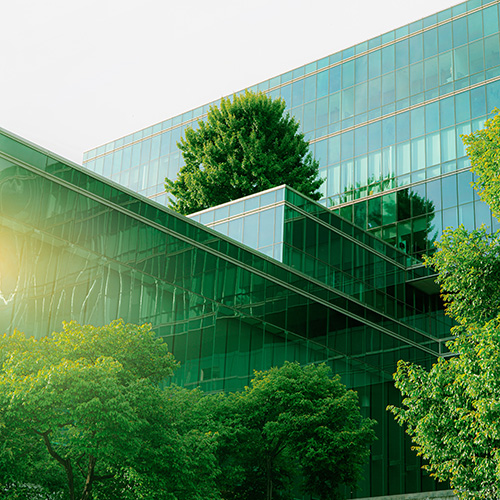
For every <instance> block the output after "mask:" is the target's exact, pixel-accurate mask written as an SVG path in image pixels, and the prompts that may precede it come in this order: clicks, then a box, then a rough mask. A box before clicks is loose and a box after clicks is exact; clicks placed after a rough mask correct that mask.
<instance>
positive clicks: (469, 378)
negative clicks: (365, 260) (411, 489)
mask: <svg viewBox="0 0 500 500" xmlns="http://www.w3.org/2000/svg"><path fill="white" fill-rule="evenodd" d="M463 140H464V142H465V144H467V145H468V148H467V152H468V154H469V157H470V158H471V164H472V168H473V170H474V172H475V173H476V174H477V175H478V180H477V182H476V184H475V187H476V189H477V190H478V192H479V194H480V196H481V197H482V198H483V200H485V201H486V202H488V203H489V204H490V206H491V208H492V211H493V213H494V214H495V216H497V217H498V216H499V215H500V210H499V208H500V204H499V202H498V199H499V198H498V194H499V192H500V191H499V190H500V176H499V174H500V115H496V116H495V117H494V118H493V119H491V120H488V121H487V122H486V125H485V128H484V129H483V130H480V131H478V132H475V133H473V134H471V135H469V136H466V137H464V138H463ZM437 248H438V251H437V252H436V253H435V254H433V256H432V257H430V258H428V259H427V263H428V265H431V266H433V267H434V268H435V269H436V270H437V272H438V278H437V281H438V283H439V284H440V286H441V291H442V295H443V298H444V301H445V308H446V312H447V314H448V315H450V316H451V317H452V318H454V319H455V320H456V321H457V325H456V326H455V327H454V328H453V329H452V333H453V335H454V338H453V340H452V341H450V342H449V343H448V344H447V345H448V347H449V349H450V351H451V352H452V353H455V356H453V357H451V358H449V359H444V358H440V359H439V360H438V362H437V363H436V364H434V365H433V366H432V368H431V370H430V371H426V370H425V369H423V368H422V367H420V366H416V365H412V364H409V363H405V362H402V361H400V362H399V364H398V370H397V373H396V374H395V381H396V386H397V387H398V388H399V389H400V391H401V393H402V395H403V396H404V399H403V407H401V408H397V407H390V409H391V411H392V412H393V413H394V414H395V415H396V419H397V420H398V421H399V422H400V423H401V424H402V425H403V424H405V425H406V426H407V432H408V433H409V434H410V435H411V436H412V438H413V441H414V442H415V444H416V446H415V449H416V451H417V453H418V454H419V455H422V456H423V457H424V458H426V459H427V460H428V462H429V463H428V465H427V466H426V468H427V469H428V470H429V471H430V472H431V474H432V475H433V476H434V477H436V478H437V479H439V480H441V481H445V480H448V481H450V484H451V486H452V487H453V488H455V489H456V492H457V495H458V496H459V498H464V499H465V498H470V499H491V498H498V497H499V496H500V314H499V311H500V287H499V283H500V233H498V232H497V233H495V234H491V233H490V232H489V229H488V228H486V227H484V226H483V227H481V228H479V229H477V230H474V231H471V232H468V231H467V230H466V229H465V228H464V227H463V226H460V227H459V228H458V229H455V230H453V229H451V228H449V229H447V230H446V231H445V232H444V234H443V237H442V239H441V240H440V241H439V242H438V243H437Z"/></svg>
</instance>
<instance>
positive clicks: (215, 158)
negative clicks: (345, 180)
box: [165, 91, 323, 215]
mask: <svg viewBox="0 0 500 500" xmlns="http://www.w3.org/2000/svg"><path fill="white" fill-rule="evenodd" d="M285 107H286V105H285V101H283V100H282V99H276V100H272V99H271V98H270V97H268V96H266V95H265V94H262V93H259V94H255V93H252V92H248V91H247V92H246V93H245V94H244V95H240V96H234V97H233V99H232V100H231V99H229V98H228V99H222V100H221V103H220V106H219V107H217V106H211V107H210V111H209V112H208V115H207V118H206V121H199V122H198V128H196V129H194V128H189V127H188V128H187V129H186V132H185V137H184V138H182V139H181V141H180V142H178V143H177V145H178V146H179V148H180V150H181V151H182V156H183V158H184V162H185V165H184V166H183V167H182V168H181V170H180V172H179V174H178V176H177V179H176V180H175V181H172V180H170V179H165V188H166V190H167V192H169V193H171V194H172V195H174V196H175V201H173V200H171V202H170V206H171V208H173V209H174V210H176V211H178V212H180V213H182V214H185V215H186V214H190V213H193V212H197V211H199V210H203V209H205V208H210V207H212V206H215V205H219V204H221V203H225V202H228V201H231V200H235V199H237V198H241V197H243V196H248V195H250V194H253V193H257V192H259V191H263V190H265V189H269V188H272V187H275V186H279V185H281V184H287V185H289V186H291V187H293V188H295V189H296V190H297V191H300V192H301V193H303V194H305V195H306V196H309V197H310V198H313V199H314V200H319V198H320V196H321V195H320V193H319V191H318V189H319V187H320V186H321V184H322V182H323V181H322V180H321V179H319V178H318V166H319V164H318V162H317V161H316V160H314V159H313V158H312V155H311V153H310V152H309V144H308V143H307V141H305V139H304V135H303V134H302V133H299V131H298V130H299V124H298V123H297V121H296V120H295V119H294V118H293V117H291V116H290V115H289V114H288V113H286V112H285Z"/></svg>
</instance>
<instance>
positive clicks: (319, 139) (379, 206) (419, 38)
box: [84, 0, 500, 256]
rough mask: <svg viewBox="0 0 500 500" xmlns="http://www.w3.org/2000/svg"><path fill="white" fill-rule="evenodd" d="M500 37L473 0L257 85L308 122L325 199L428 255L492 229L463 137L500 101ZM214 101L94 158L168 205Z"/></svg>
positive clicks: (492, 0)
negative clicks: (451, 230)
mask: <svg viewBox="0 0 500 500" xmlns="http://www.w3.org/2000/svg"><path fill="white" fill-rule="evenodd" d="M499 36H500V35H499V2H498V0H482V1H479V0H471V1H469V2H465V3H462V4H459V5H457V6H455V7H453V8H450V9H447V10H444V11H442V12H439V13H437V14H434V15H432V16H429V17H427V18H425V19H422V20H419V21H416V22H414V23H411V24H409V25H406V26H403V27H401V28H398V29H395V30H393V31H391V32H388V33H385V34H383V35H381V36H379V37H376V38H373V39H371V40H368V41H366V42H364V43H361V44H359V45H356V46H355V47H350V48H347V49H345V50H343V51H341V52H338V53H336V54H333V55H331V56H329V57H326V58H324V59H321V60H319V61H315V62H312V63H310V64H307V65H305V66H302V67H300V68H296V69H294V70H292V71H289V72H287V73H285V74H282V75H280V76H277V77H275V78H271V79H269V80H266V81H265V82H261V83H260V84H258V85H254V86H253V87H250V90H255V91H263V92H267V93H268V94H269V95H270V96H271V97H273V98H277V97H281V98H283V99H284V100H285V102H286V104H287V109H288V110H289V111H290V113H291V114H292V115H294V116H295V117H296V118H297V119H298V120H299V121H300V123H301V126H302V130H303V132H304V133H305V135H306V138H307V139H308V140H309V141H310V143H311V146H312V148H313V152H314V154H315V156H316V158H317V159H318V160H319V161H320V175H321V176H322V177H323V178H325V179H326V181H325V183H324V185H323V198H322V200H321V203H322V204H323V205H325V206H326V207H338V208H337V209H338V210H339V213H341V214H342V215H343V216H345V217H347V218H348V219H349V220H351V221H353V222H355V223H356V224H358V225H361V226H362V227H363V228H365V229H367V230H369V231H373V232H375V234H377V236H380V237H382V238H383V239H385V240H387V241H389V242H391V243H392V244H394V245H398V246H399V247H400V248H401V249H402V250H403V251H405V252H407V253H409V254H411V255H415V256H420V255H421V254H422V253H423V252H425V251H428V250H429V249H431V248H432V243H433V240H435V239H436V238H438V237H439V236H440V234H441V232H442V229H443V228H444V227H447V226H450V225H456V224H458V223H464V224H465V225H466V226H467V227H469V228H473V227H477V226H478V225H480V224H481V223H486V224H488V225H492V222H493V221H492V220H491V217H490V215H489V212H488V209H487V208H486V207H485V206H484V205H482V204H481V202H480V201H479V200H478V199H477V198H475V197H474V194H473V192H472V190H470V189H468V186H469V183H470V174H469V173H468V168H469V164H468V160H467V158H466V156H465V150H464V147H463V144H462V141H461V139H460V135H461V134H467V133H470V132H471V131H472V130H476V129H478V128H481V127H482V126H483V124H484V121H485V120H486V118H487V117H488V116H489V113H491V111H492V110H493V108H494V107H500V38H499ZM208 108H209V105H206V106H202V107H200V108H198V109H195V110H191V111H188V112H186V113H184V114H183V115H179V116H177V117H174V118H171V119H169V120H166V121H164V122H161V123H159V124H157V125H154V126H152V127H148V128H147V129H144V130H141V131H138V132H136V133H134V134H131V135H129V136H127V137H124V138H121V139H118V140H116V141H113V142H111V143H109V144H106V145H103V146H101V147H99V148H96V149H93V150H91V151H89V152H87V153H85V156H84V164H85V166H87V167H88V168H90V169H91V170H94V171H96V172H97V173H99V174H103V175H104V176H107V177H110V178H112V179H113V180H116V181H117V182H119V183H121V184H123V185H125V186H128V187H130V188H131V189H133V190H136V191H138V192H140V193H142V194H145V195H146V196H149V197H153V198H154V199H156V200H157V201H159V202H161V203H165V204H166V203H167V197H166V195H165V194H164V188H163V179H164V178H165V177H169V178H175V176H176V175H177V172H178V171H179V168H180V166H181V165H182V158H181V156H180V153H179V150H178V149H177V146H176V143H177V141H178V140H179V138H180V137H181V136H182V134H183V133H184V130H185V128H186V127H188V126H196V122H197V120H198V119H200V118H201V119H203V118H204V117H205V116H206V112H207V111H208ZM417 197H421V198H425V199H426V200H429V203H427V204H420V205H419V203H418V198H417ZM408 198H412V200H410V203H408ZM361 200H363V201H361ZM411 201H413V203H411ZM400 202H401V203H400ZM358 204H359V206H358ZM408 204H410V205H411V206H410V207H408V206H407V205H408ZM465 205H467V206H465ZM429 225H430V226H432V228H433V233H432V237H430V238H427V239H425V238H423V232H425V228H426V227H427V226H429ZM268 250H269V249H268Z"/></svg>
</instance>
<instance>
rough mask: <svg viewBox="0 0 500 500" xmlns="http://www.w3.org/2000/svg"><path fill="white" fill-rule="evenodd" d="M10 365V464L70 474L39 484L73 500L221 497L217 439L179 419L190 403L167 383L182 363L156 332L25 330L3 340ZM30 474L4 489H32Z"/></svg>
mask: <svg viewBox="0 0 500 500" xmlns="http://www.w3.org/2000/svg"><path fill="white" fill-rule="evenodd" d="M0 362H1V363H2V369H1V371H0V415H1V416H2V428H1V433H2V434H4V436H5V438H6V441H5V442H4V447H5V448H7V449H4V450H3V451H4V453H2V455H1V457H0V465H2V466H4V465H5V456H6V453H5V452H8V453H9V454H10V456H11V457H16V458H22V457H24V458H22V459H23V460H26V461H27V462H28V463H30V462H31V463H33V464H37V467H38V468H43V466H45V465H47V464H50V468H49V469H50V470H54V465H56V466H58V468H59V470H60V471H62V474H61V473H59V474H55V475H52V476H50V477H49V476H48V475H43V476H41V477H37V482H38V483H39V485H40V486H41V487H45V488H46V489H48V490H49V491H52V492H57V491H59V492H61V491H64V490H65V491H66V493H65V497H66V498H69V499H70V500H76V499H81V500H90V499H103V500H104V499H106V500H108V499H109V500H111V499H115V498H122V499H128V498H130V499H132V498H134V499H137V498H141V499H148V500H153V499H158V500H159V499H169V500H181V499H182V500H184V499H193V500H194V499H199V500H201V499H205V498H215V497H214V488H213V484H214V483H213V479H214V475H215V472H214V470H215V467H214V465H215V464H214V446H215V440H214V437H213V436H210V435H205V434H202V433H200V432H199V431H197V430H196V429H193V428H188V427H187V426H186V424H184V423H181V424H179V423H178V422H177V421H176V419H175V413H176V412H177V411H178V410H177V409H176V404H177V401H179V400H180V398H179V397H177V398H174V397H173V395H172V393H170V392H169V391H162V390H161V389H160V388H159V386H158V384H159V382H160V381H162V380H164V379H165V378H166V377H168V376H169V375H171V374H172V373H173V370H174V369H175V368H176V366H177V363H176V362H175V360H174V358H173V356H172V354H170V353H169V352H168V350H167V346H166V344H164V343H163V342H162V341H161V339H158V338H156V337H155V334H154V332H153V331H152V330H151V326H150V325H143V326H137V325H129V324H128V325H126V324H124V323H123V321H121V320H118V321H114V322H113V323H111V324H110V325H106V326H103V327H100V328H95V327H93V326H90V325H86V326H81V325H78V324H77V323H74V322H72V323H67V324H64V329H63V331H62V332H60V333H54V334H53V335H52V336H49V337H44V338H42V339H40V340H37V339H34V338H33V337H25V336H24V335H23V334H21V333H19V332H15V333H14V334H13V335H4V336H3V337H1V338H0ZM184 406H185V405H184ZM42 452H44V453H42ZM2 458H3V459H4V460H2ZM28 469H29V468H28V467H24V468H23V467H18V468H17V469H16V471H15V474H12V473H10V472H9V470H6V469H2V470H0V479H1V480H2V481H1V482H3V484H7V485H9V484H10V485H13V486H14V487H16V486H23V485H25V484H26V483H27V482H32V478H33V475H29V473H30V472H31V473H33V470H31V471H29V470H28ZM56 470H57V469H56ZM58 472H59V471H58ZM0 484H1V483H0ZM14 489H15V488H14Z"/></svg>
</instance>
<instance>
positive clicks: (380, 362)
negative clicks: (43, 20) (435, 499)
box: [0, 131, 450, 497]
mask: <svg viewBox="0 0 500 500" xmlns="http://www.w3.org/2000/svg"><path fill="white" fill-rule="evenodd" d="M247 202H248V203H247ZM238 203H243V205H242V206H241V205H238ZM232 205H234V206H233V207H232ZM245 210H246V212H245ZM259 211H260V212H259ZM0 213H1V218H0V235H1V238H0V325H1V327H2V331H12V330H13V329H14V328H18V329H20V330H22V331H25V332H26V333H28V334H33V335H36V336H41V335H47V334H50V332H52V331H54V330H59V329H60V328H61V322H62V321H63V320H70V319H71V320H76V321H79V322H82V323H92V324H95V325H102V324H105V323H107V322H110V321H111V320H113V319H115V318H117V317H122V318H124V319H125V321H127V322H134V323H144V322H151V323H152V324H153V326H154V329H155V331H156V332H157V334H158V335H159V336H161V337H163V338H165V339H166V341H167V342H168V345H169V346H170V348H171V350H172V352H173V353H174V355H175V357H176V358H177V359H178V360H179V361H180V362H181V367H180V369H179V370H178V371H177V372H176V373H175V376H174V377H173V378H174V381H175V382H177V383H179V384H183V385H184V386H186V387H196V386H200V387H201V388H202V389H204V390H206V391H221V390H226V391H232V390H239V389H241V388H243V387H244V386H245V385H247V384H248V383H249V380H250V378H251V377H252V374H253V370H262V369H267V368H269V367H271V366H276V365H281V364H282V363H283V362H284V361H285V360H297V361H299V362H301V363H303V364H307V363H318V362H325V363H327V364H328V365H329V366H330V367H331V368H332V370H333V371H334V372H335V373H338V374H340V375H341V377H342V381H343V382H344V383H345V384H347V385H348V386H349V387H352V388H354V389H356V390H357V391H358V394H359V397H360V404H361V407H362V411H363V413H364V414H365V415H367V416H371V417H372V418H375V419H376V420H377V421H378V425H377V429H376V432H377V434H378V438H379V440H378V441H377V442H376V443H375V444H374V445H373V447H372V453H371V457H370V463H369V465H368V466H367V468H366V471H365V479H364V481H363V483H362V484H361V485H360V486H361V489H360V490H359V491H358V492H356V493H355V494H354V493H350V492H346V494H347V495H348V496H349V497H354V496H357V497H366V496H382V495H388V494H397V493H404V492H415V491H430V490H435V489H436V488H438V487H439V485H437V484H436V483H434V481H433V480H431V479H430V478H429V477H428V476H427V475H426V474H425V473H424V472H423V471H422V470H421V467H420V465H421V464H420V462H419V459H418V458H417V457H416V456H415V455H414V453H412V452H411V450H410V443H409V441H408V439H407V438H406V437H405V435H404V433H403V431H402V429H400V428H399V426H398V425H397V424H396V423H395V421H394V419H393V417H392V416H391V415H390V414H388V413H387V412H386V410H385V408H386V406H387V404H390V403H392V402H394V401H395V400H396V399H397V391H395V389H394V388H393V385H392V373H393V372H394V370H395V366H396V363H397V361H398V360H399V359H405V360H408V361H413V362H417V363H419V364H421V365H423V366H426V367H429V366H430V365H431V363H432V362H434V361H435V359H436V357H437V356H438V355H440V354H445V350H444V346H443V344H444V340H445V339H446V337H447V335H448V334H449V326H450V325H449V323H447V320H446V319H445V318H444V317H443V315H442V311H441V310H440V305H439V302H438V301H437V300H436V297H435V295H434V294H433V291H432V290H430V291H429V290H427V291H426V286H429V280H432V277H429V276H427V275H426V271H425V270H423V269H422V268H421V267H420V266H415V265H414V261H413V260H412V259H411V258H409V257H408V255H406V254H405V253H404V252H402V251H400V250H398V249H395V248H393V247H392V246H391V245H389V244H387V243H385V242H383V241H382V240H380V239H378V238H377V237H375V236H373V235H371V234H370V233H368V232H367V231H364V230H362V229H360V228H359V227H357V226H355V225H354V224H352V223H351V222H349V221H347V220H346V219H344V218H342V217H339V216H338V215H336V214H334V213H332V212H331V211H329V210H327V209H326V208H325V207H323V206H322V205H320V204H317V203H315V202H311V201H310V200H308V199H306V198H304V197H303V196H302V195H300V194H299V193H297V192H295V191H293V190H290V189H289V188H286V187H280V188H276V189H274V190H269V191H268V192H265V193H262V194H260V195H259V196H257V201H256V200H255V199H252V197H249V198H247V199H244V200H241V201H236V202H234V203H233V204H228V205H225V206H223V207H216V208H214V209H213V214H212V215H210V217H212V224H214V225H216V224H217V222H218V221H220V220H224V219H229V214H231V213H233V216H238V215H241V216H242V217H251V216H252V215H255V213H257V214H258V215H259V216H262V221H260V222H261V223H260V224H259V225H262V224H263V223H264V222H265V220H268V221H270V222H269V223H272V224H273V226H272V227H273V230H274V231H275V233H276V242H277V243H276V244H277V245H281V250H282V253H281V260H282V261H281V262H279V261H278V260H276V259H273V258H270V257H268V256H266V255H264V254H263V253H261V252H259V251H256V250H253V249H252V248H250V246H249V245H244V244H241V243H238V242H236V241H234V240H233V239H231V238H230V237H228V236H226V235H224V234H221V233H219V232H217V231H215V230H212V229H210V228H207V227H205V226H204V225H202V224H200V223H199V222H197V221H196V220H190V219H189V218H186V217H183V216H181V215H179V214H176V213H175V212H172V211H170V210H168V209H167V208H165V207H163V206H161V205H160V204H157V203H154V202H151V201H149V200H147V199H146V198H143V197H141V196H139V195H136V194H134V193H133V192H131V191H128V190H126V189H123V188H120V187H119V186H118V185H116V184H114V183H111V182H110V181H107V180H105V179H104V178H102V177H99V176H97V175H95V174H93V173H91V172H89V171H88V170H87V169H83V168H81V167H78V166H77V165H73V164H71V163H69V162H67V161H65V160H63V159H61V158H59V157H57V156H56V155H52V154H49V153H47V152H46V151H44V150H41V149H39V148H37V147H36V146H34V145H32V144H29V143H27V142H25V141H23V140H21V139H19V138H17V137H15V136H13V135H11V134H9V133H7V132H5V131H0ZM207 213H208V212H203V213H200V214H198V215H195V216H193V218H196V217H200V218H201V217H202V216H203V214H207ZM278 213H280V214H281V215H279V216H278ZM216 214H217V215H216ZM206 217H209V216H208V215H206ZM200 220H201V219H200ZM229 222H230V221H227V222H226V223H228V224H229ZM245 223H246V221H244V222H243V233H244V228H245ZM249 227H253V226H249ZM227 231H228V232H229V225H228V229H227ZM271 241H274V240H273V238H272V237H269V238H268V240H266V243H268V242H271ZM259 242H260V235H259V236H258V237H257V239H256V240H254V241H253V244H255V245H257V246H258V244H259ZM250 243H252V242H250ZM273 244H274V243H273ZM264 246H269V245H267V244H266V245H264ZM273 255H274V254H273ZM422 284H424V285H426V284H427V285H426V286H422Z"/></svg>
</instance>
